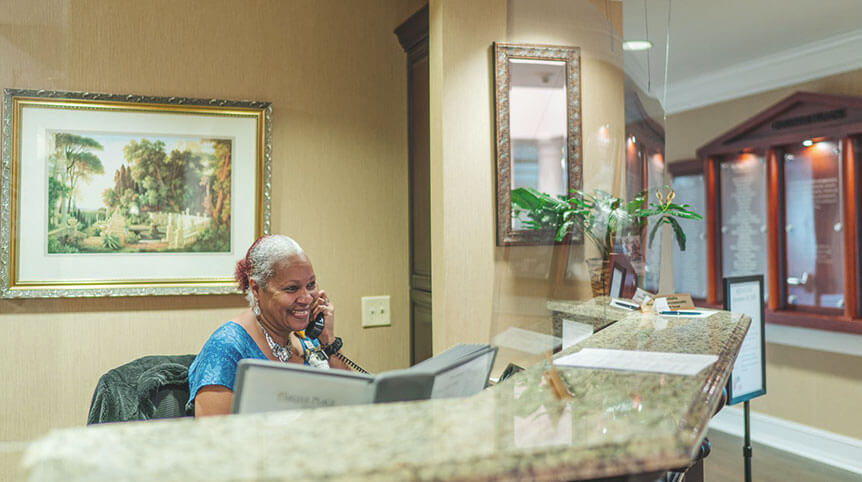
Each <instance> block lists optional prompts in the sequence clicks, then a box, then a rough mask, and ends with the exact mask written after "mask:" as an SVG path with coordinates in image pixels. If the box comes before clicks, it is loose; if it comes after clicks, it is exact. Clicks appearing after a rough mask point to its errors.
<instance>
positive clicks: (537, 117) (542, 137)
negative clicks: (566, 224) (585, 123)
mask: <svg viewBox="0 0 862 482" xmlns="http://www.w3.org/2000/svg"><path fill="white" fill-rule="evenodd" d="M509 75H510V86H509V106H510V110H509V111H510V113H511V116H510V118H509V129H510V133H511V139H512V184H511V188H512V189H516V188H519V187H531V188H533V189H536V190H538V191H541V192H546V193H548V194H550V195H552V196H557V195H560V194H566V191H567V189H566V185H567V183H568V176H567V175H566V84H565V79H566V63H565V62H562V61H559V60H534V59H510V60H509ZM512 223H513V224H512V228H513V229H514V230H519V229H526V227H525V226H523V225H522V222H521V220H520V219H517V218H515V217H513V218H512Z"/></svg>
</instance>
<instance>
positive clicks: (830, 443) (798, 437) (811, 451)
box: [709, 405, 862, 475]
mask: <svg viewBox="0 0 862 482" xmlns="http://www.w3.org/2000/svg"><path fill="white" fill-rule="evenodd" d="M750 421H751V440H752V441H753V442H758V443H761V444H763V445H768V446H770V447H774V448H776V449H778V450H783V451H785V452H790V453H792V454H794V455H798V456H800V457H805V458H808V459H812V460H816V461H817V462H820V463H824V464H828V465H831V466H833V467H836V468H839V469H843V470H848V471H850V472H854V473H857V474H860V475H862V440H859V439H855V438H853V437H847V436H845V435H839V434H837V433H832V432H827V431H826V430H820V429H818V428H814V427H809V426H808V425H802V424H801V423H796V422H791V421H789V420H784V419H781V418H777V417H772V416H769V415H764V414H762V413H756V412H751V415H750ZM709 428H710V429H714V430H718V431H720V432H725V433H729V434H731V435H736V436H738V437H743V436H744V431H745V421H744V411H743V409H742V405H739V406H736V407H724V408H722V409H721V411H720V412H718V414H717V415H716V416H715V417H713V418H712V420H711V421H710V422H709Z"/></svg>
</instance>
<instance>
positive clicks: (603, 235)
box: [512, 186, 703, 294]
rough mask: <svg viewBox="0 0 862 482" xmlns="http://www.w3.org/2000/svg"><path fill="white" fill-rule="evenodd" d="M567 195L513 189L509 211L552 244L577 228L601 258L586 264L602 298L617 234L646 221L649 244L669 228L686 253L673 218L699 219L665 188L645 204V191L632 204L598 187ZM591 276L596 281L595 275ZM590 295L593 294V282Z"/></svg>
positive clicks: (638, 228) (682, 234)
mask: <svg viewBox="0 0 862 482" xmlns="http://www.w3.org/2000/svg"><path fill="white" fill-rule="evenodd" d="M572 194H573V195H572V196H571V197H566V196H562V195H561V196H557V197H554V196H551V195H550V194H547V193H543V192H539V191H537V190H535V189H533V188H517V189H514V190H513V191H512V205H513V213H514V215H515V217H516V218H517V219H518V220H520V221H521V223H522V224H523V225H524V226H525V227H526V228H528V229H545V230H546V229H553V230H554V231H555V232H556V240H557V242H560V241H562V240H563V238H565V236H566V234H568V233H569V232H570V231H571V229H572V228H573V227H575V226H578V227H579V228H581V229H582V230H583V233H584V235H585V236H586V237H587V238H588V239H589V240H590V241H592V242H593V244H594V245H595V247H596V248H597V249H598V251H599V254H600V256H601V258H599V259H598V260H597V262H593V263H590V261H589V260H588V265H593V266H595V269H597V270H600V271H599V272H598V273H597V274H596V276H599V277H600V281H601V284H600V286H599V288H600V292H601V293H602V294H607V287H606V283H605V282H604V281H605V279H604V278H605V273H607V265H608V262H609V260H610V256H611V254H612V253H613V252H614V250H615V248H616V245H617V237H618V236H619V235H621V234H622V233H625V232H635V233H637V234H638V235H639V234H640V233H642V232H643V229H644V228H645V227H646V225H647V221H648V220H649V221H651V222H652V228H651V229H650V232H649V237H648V243H649V245H650V246H652V243H653V241H654V239H655V235H656V233H657V232H658V229H659V227H661V226H662V225H664V224H669V225H670V226H671V228H672V229H673V236H674V239H676V242H677V244H678V245H679V249H680V250H682V251H685V241H686V237H685V232H684V231H683V229H682V226H681V225H680V224H679V221H678V219H677V218H683V219H703V218H702V217H701V215H699V214H697V213H696V212H694V211H693V210H692V209H691V206H689V205H688V204H677V203H674V202H673V201H674V198H675V197H676V192H674V190H673V189H671V188H670V187H668V186H665V187H664V188H663V189H657V190H656V191H655V195H656V198H657V199H658V202H648V201H647V199H648V198H647V195H648V191H643V192H641V193H638V195H636V196H635V197H634V199H632V200H631V201H625V200H624V199H620V198H618V197H616V196H614V195H612V194H610V193H608V192H606V191H602V190H599V189H597V190H596V191H595V192H594V193H593V194H588V193H586V192H583V191H580V190H577V189H574V190H572ZM592 269H593V267H592V266H591V270H592ZM591 275H592V273H591ZM593 278H594V280H595V276H593ZM593 291H594V292H595V291H596V286H595V283H594V290H593ZM595 294H598V293H595Z"/></svg>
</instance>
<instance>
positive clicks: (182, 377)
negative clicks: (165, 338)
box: [87, 355, 196, 425]
mask: <svg viewBox="0 0 862 482" xmlns="http://www.w3.org/2000/svg"><path fill="white" fill-rule="evenodd" d="M195 356H196V355H153V356H145V357H142V358H138V359H137V360H134V361H131V362H129V363H126V364H125V365H122V366H119V367H117V368H113V369H111V370H109V371H108V372H107V373H105V374H104V375H102V377H101V378H99V383H98V384H97V385H96V391H95V392H94V393H93V400H92V402H91V403H90V415H89V417H87V424H88V425H89V424H93V423H104V422H122V421H128V420H149V419H153V418H169V417H182V416H184V415H193V414H190V413H185V404H186V402H187V401H188V399H189V381H188V376H189V366H190V365H191V364H192V361H194V359H195Z"/></svg>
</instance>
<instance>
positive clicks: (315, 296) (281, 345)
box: [186, 235, 349, 416]
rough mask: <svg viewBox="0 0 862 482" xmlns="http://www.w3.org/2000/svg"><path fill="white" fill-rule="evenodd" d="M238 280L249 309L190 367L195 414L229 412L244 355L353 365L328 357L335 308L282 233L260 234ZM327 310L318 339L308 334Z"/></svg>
mask: <svg viewBox="0 0 862 482" xmlns="http://www.w3.org/2000/svg"><path fill="white" fill-rule="evenodd" d="M236 280H237V282H239V287H240V289H241V290H242V291H243V292H244V293H245V295H246V298H247V299H248V303H249V309H247V310H245V311H243V312H242V313H241V314H240V315H239V316H238V317H237V318H236V320H235V321H228V322H227V323H225V324H224V325H222V326H221V327H219V328H218V329H217V330H216V331H215V333H213V334H212V336H210V338H209V340H207V342H206V344H205V345H204V347H203V348H202V349H201V352H200V354H198V356H197V358H195V361H194V362H193V363H192V365H191V367H190V368H189V390H190V394H189V397H190V398H189V402H188V405H187V406H186V411H187V412H188V410H189V409H191V408H192V407H194V411H195V416H203V415H224V414H228V413H230V409H231V404H232V402H233V383H234V378H236V370H237V364H238V363H239V361H240V360H241V359H243V358H257V359H262V360H274V361H282V362H287V363H305V364H306V365H309V364H311V365H314V366H319V367H321V368H329V367H330V366H331V367H333V368H342V369H349V368H348V367H347V366H346V365H345V364H344V362H343V361H341V359H340V358H339V357H332V358H329V359H327V356H325V355H324V353H328V354H330V355H331V354H332V353H331V352H332V351H333V348H334V349H336V350H337V348H338V346H339V345H338V344H336V345H334V346H332V347H330V344H331V343H333V342H334V341H335V335H334V334H333V329H334V325H335V307H334V306H332V303H330V302H329V298H328V297H327V296H326V292H325V291H323V290H320V289H319V288H318V286H317V280H316V278H315V275H314V268H312V266H311V261H309V259H308V256H306V254H305V253H304V252H303V250H302V248H301V247H300V246H299V244H297V242H296V241H294V240H293V239H291V238H289V237H287V236H284V235H269V236H263V237H261V238H259V239H258V240H257V241H255V242H254V244H252V245H251V247H250V248H249V249H248V253H246V255H245V258H244V259H241V260H240V261H239V262H238V263H237V264H236ZM320 313H323V315H324V318H325V328H324V329H323V333H321V334H320V336H319V338H318V339H317V340H311V339H308V338H306V337H305V334H304V331H303V330H305V328H306V327H307V326H308V323H309V320H313V319H315V318H316V317H317V315H318V314H320Z"/></svg>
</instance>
